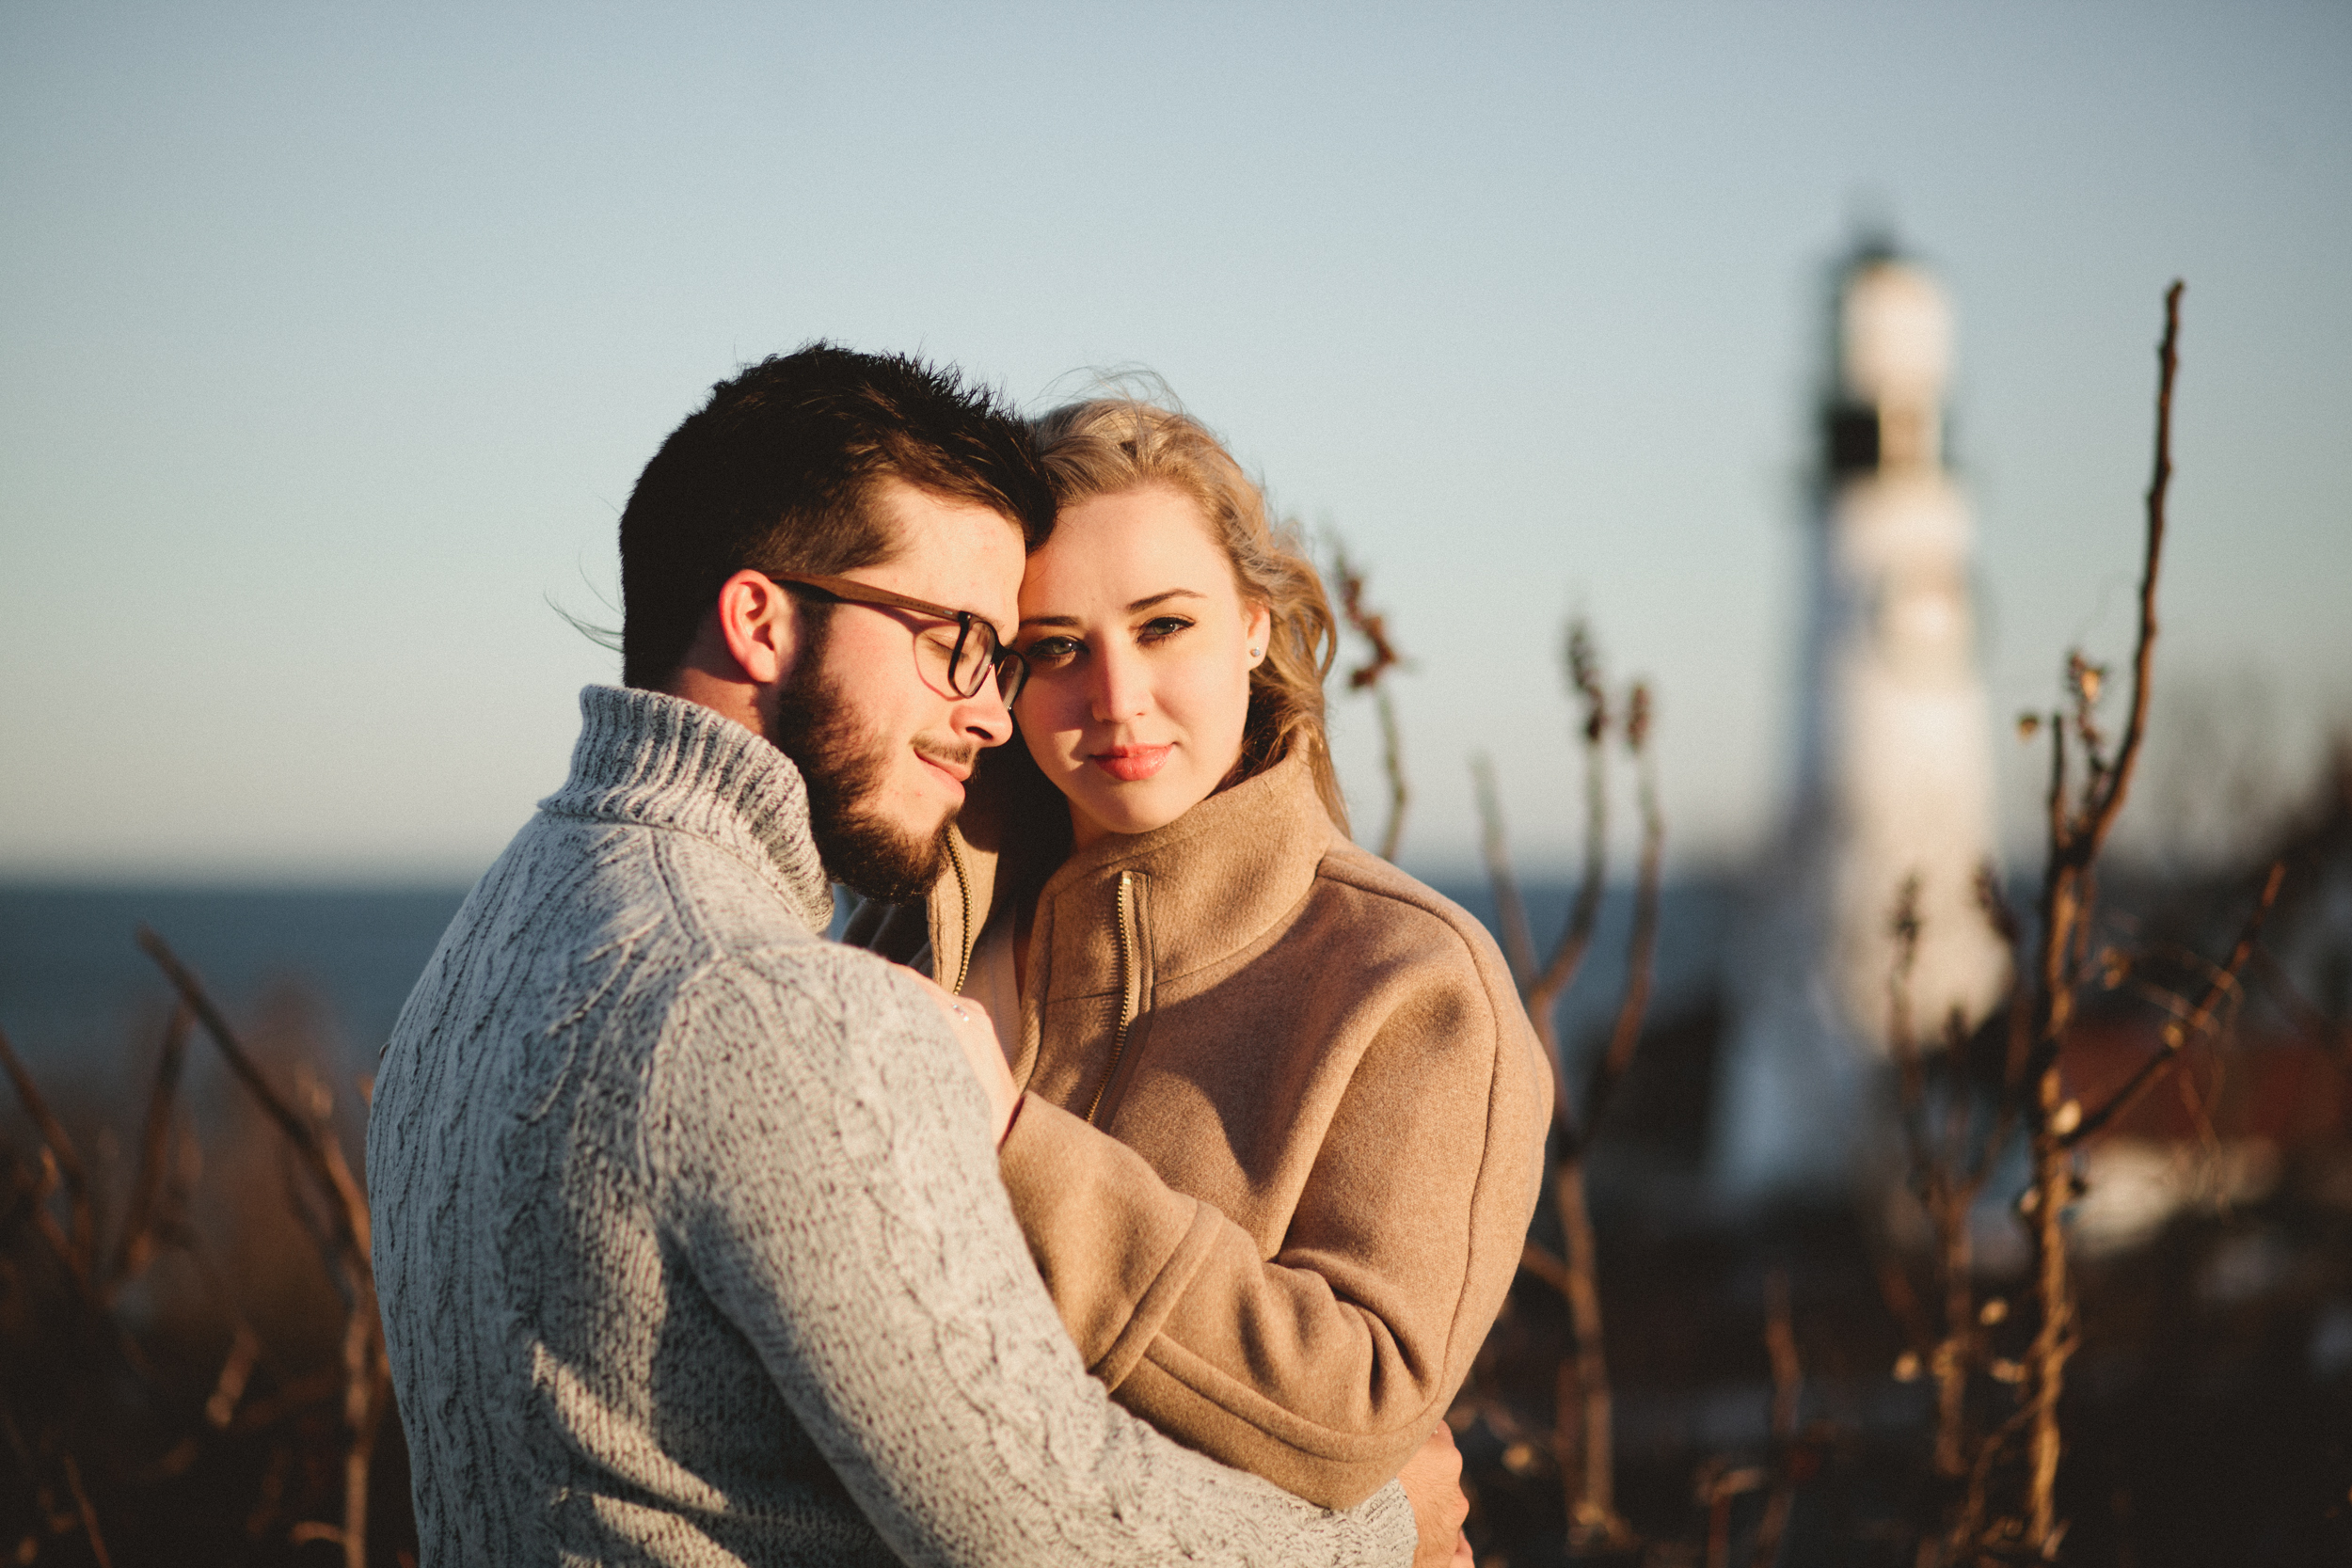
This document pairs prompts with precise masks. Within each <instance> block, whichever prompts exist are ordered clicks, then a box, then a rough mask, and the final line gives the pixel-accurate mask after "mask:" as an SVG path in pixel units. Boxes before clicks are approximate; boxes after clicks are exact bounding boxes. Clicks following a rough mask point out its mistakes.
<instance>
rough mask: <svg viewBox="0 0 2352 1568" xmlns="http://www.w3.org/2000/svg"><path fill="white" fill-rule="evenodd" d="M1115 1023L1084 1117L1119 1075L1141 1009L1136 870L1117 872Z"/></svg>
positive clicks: (1096, 1108) (1096, 1106)
mask: <svg viewBox="0 0 2352 1568" xmlns="http://www.w3.org/2000/svg"><path fill="white" fill-rule="evenodd" d="M1117 932H1118V937H1119V1027H1118V1028H1117V1029H1115V1030H1113V1031H1112V1033H1111V1062H1110V1066H1108V1067H1106V1068H1104V1069H1103V1081H1102V1082H1101V1083H1100V1084H1098V1085H1095V1086H1094V1100H1093V1101H1092V1103H1090V1104H1089V1105H1088V1106H1087V1120H1088V1121H1089V1122H1091V1121H1093V1120H1094V1113H1095V1112H1097V1111H1099V1110H1101V1109H1102V1108H1103V1095H1104V1091H1105V1090H1107V1089H1108V1088H1109V1087H1110V1086H1111V1080H1112V1079H1114V1078H1116V1077H1118V1076H1119V1059H1120V1057H1121V1056H1123V1055H1125V1054H1126V1053H1127V1031H1128V1030H1129V1029H1131V1028H1133V1027H1135V1022H1136V1013H1138V1012H1140V1011H1142V1010H1143V985H1142V979H1143V976H1142V973H1141V966H1140V965H1138V964H1137V963H1136V948H1137V947H1138V946H1140V945H1141V943H1140V942H1137V940H1136V874H1135V873H1134V872H1132V871H1122V872H1120V874H1119V919H1118V922H1117Z"/></svg>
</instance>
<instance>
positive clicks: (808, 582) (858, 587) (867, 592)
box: [759, 572, 1029, 707]
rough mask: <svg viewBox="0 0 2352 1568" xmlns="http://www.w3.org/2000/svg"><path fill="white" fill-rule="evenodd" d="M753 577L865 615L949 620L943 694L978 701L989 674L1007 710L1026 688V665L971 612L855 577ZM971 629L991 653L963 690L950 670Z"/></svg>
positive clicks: (959, 659)
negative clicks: (952, 638) (903, 613)
mask: <svg viewBox="0 0 2352 1568" xmlns="http://www.w3.org/2000/svg"><path fill="white" fill-rule="evenodd" d="M759 575H760V576H761V577H764V578H767V579H768V580H769V581H770V582H772V583H776V584H778V585H779V586H782V587H788V588H805V589H807V590H809V591H810V592H812V593H815V594H822V595H823V596H824V597H826V598H828V599H831V600H833V601H834V603H836V604H855V605H864V606H866V608H867V609H869V610H914V612H915V613H916V614H918V615H934V616H937V617H938V618H939V619H940V620H943V621H953V622H954V623H955V624H956V645H955V647H954V649H953V650H952V651H950V652H949V654H948V655H947V689H948V690H950V691H952V692H954V693H955V694H956V695H957V696H958V697H960V698H966V699H969V698H973V697H977V696H978V695H979V694H980V693H981V691H983V690H984V689H986V688H987V686H988V678H989V676H990V675H994V676H995V677H996V689H997V690H998V691H999V692H1001V693H1003V696H1004V699H1005V706H1007V707H1010V706H1012V705H1013V703H1014V702H1015V701H1016V700H1018V699H1019V697H1020V695H1021V693H1022V690H1023V689H1025V687H1027V685H1028V684H1029V661H1028V660H1027V659H1026V658H1025V657H1022V656H1021V655H1020V654H1019V653H1018V652H1017V651H1015V650H1013V649H1011V648H1008V647H1006V646H1005V642H1004V639H1002V638H1001V637H999V636H997V635H996V623H994V622H993V621H991V620H990V619H988V617H986V616H985V615H982V614H981V613H980V612H979V611H978V610H957V609H954V608H952V607H950V606H947V605H944V604H933V603H931V602H930V600H929V599H916V598H910V597H908V596H907V595H906V594H894V593H892V592H891V591H890V590H889V589H887V588H877V587H875V586H874V585H873V584H871V583H866V582H860V581H858V580H857V579H856V578H835V577H797V576H791V575H787V574H785V573H781V572H761V573H760V574H759ZM975 626H977V627H979V628H980V630H981V631H982V632H983V633H985V634H986V638H987V641H986V644H985V646H986V647H987V648H991V649H993V650H994V651H993V653H987V654H985V656H984V657H982V658H981V659H980V661H979V667H980V669H981V671H982V672H983V673H982V674H981V676H980V678H979V679H978V680H977V681H974V682H973V683H972V689H971V690H969V691H965V690H963V689H961V687H960V686H959V685H958V683H957V681H956V671H957V670H958V668H960V667H961V665H962V663H963V651H964V647H965V644H966V643H968V642H969V641H971V638H972V628H973V627H975ZM1008 669H1010V670H1011V671H1012V672H1013V675H1012V686H1011V689H1009V690H1008V689H1006V687H1005V672H1006V670H1008Z"/></svg>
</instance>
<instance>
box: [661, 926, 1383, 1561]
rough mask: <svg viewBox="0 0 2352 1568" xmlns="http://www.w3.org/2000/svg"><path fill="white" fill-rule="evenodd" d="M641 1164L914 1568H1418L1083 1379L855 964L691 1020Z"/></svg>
mask: <svg viewBox="0 0 2352 1568" xmlns="http://www.w3.org/2000/svg"><path fill="white" fill-rule="evenodd" d="M646 1093H647V1112H648V1114H647V1116H646V1117H645V1118H644V1124H643V1125H644V1142H643V1148H642V1149H641V1154H640V1158H641V1160H642V1162H643V1165H644V1177H645V1180H646V1181H647V1184H648V1189H649V1191H650V1193H651V1195H652V1198H653V1202H654V1205H655V1212H656V1213H657V1215H658V1216H659V1223H660V1226H661V1228H662V1231H663V1234H664V1235H665V1237H666V1238H667V1239H668V1243H667V1244H669V1245H670V1246H673V1247H675V1248H677V1249H679V1250H680V1251H681V1252H682V1253H683V1254H684V1255H685V1256H686V1257H687V1259H689V1260H690V1263H691V1269H692V1271H693V1273H694V1275H695V1276H696V1278H697V1279H698V1280H699V1281H700V1282H701V1283H702V1285H703V1287H704V1289H705V1290H706V1291H707V1292H708V1293H709V1295H710V1297H711V1298H712V1300H713V1302H714V1303H715V1304H716V1305H717V1306H718V1307H719V1309H720V1310H721V1311H722V1312H723V1314H724V1315H725V1316H726V1317H727V1318H728V1320H729V1321H730V1322H731V1323H733V1324H734V1325H735V1327H736V1328H737V1329H738V1330H739V1332H740V1333H741V1334H742V1335H743V1336H744V1337H745V1338H746V1339H747V1340H748V1341H749V1342H750V1343H751V1345H752V1346H753V1348H754V1349H755V1352H756V1353H757V1354H758V1356H759V1357H760V1360H761V1362H762V1363H763V1364H764V1365H765V1367H766V1368H767V1369H768V1370H769V1372H770V1374H771V1376H772V1377H773V1379H774V1382H775V1385H776V1386H777V1388H778V1389H779V1391H780V1392H781V1393H782V1395H783V1397H784V1398H785V1400H786V1402H787V1403H788V1405H789V1406H790V1408H791V1410H792V1412H793V1415H794V1416H795V1418H797V1419H798V1420H799V1422H800V1423H801V1425H802V1426H803V1429H804V1430H805V1431H806V1432H807V1433H809V1435H810V1437H811V1439H812V1441H814V1442H815V1443H816V1445H817V1446H818V1449H819V1450H820V1451H821V1452H822V1453H823V1455H824V1457H825V1459H826V1462H827V1463H828V1464H829V1465H831V1467H832V1468H833V1470H834V1473H835V1474H836V1475H837V1476H838V1477H839V1479H840V1481H842V1483H843V1485H844V1486H845V1487H846V1488H847V1489H848V1491H849V1493H850V1496H851V1497H853V1498H854V1499H855V1501H856V1502H857V1504H858V1506H859V1508H860V1509H861V1510H862V1511H863V1512H864V1513H866V1517H867V1518H868V1519H869V1520H871V1522H872V1523H873V1525H874V1527H875V1528H876V1529H877V1530H878V1531H879V1532H880V1533H881V1535H882V1538H883V1539H884V1540H885V1541H886V1542H887V1543H888V1544H889V1545H890V1547H891V1549H892V1550H893V1551H894V1552H896V1553H897V1554H898V1556H899V1557H900V1558H901V1559H902V1560H905V1561H906V1562H909V1563H914V1564H989V1563H1021V1562H1038V1561H1052V1562H1066V1563H1076V1564H1085V1563H1100V1564H1104V1565H1114V1564H1115V1565H1118V1568H1138V1565H1142V1564H1159V1563H1171V1564H1172V1563H1217V1564H1248V1563H1264V1564H1274V1563H1282V1564H1294V1563H1297V1564H1306V1563H1314V1564H1329V1565H1332V1568H1340V1565H1356V1564H1362V1565H1366V1568H1369V1565H1372V1564H1403V1563H1405V1562H1406V1561H1407V1560H1409V1559H1410V1557H1411V1555H1412V1550H1413V1542H1414V1527H1413V1520H1412V1514H1411V1510H1410V1508H1409V1506H1408V1505H1407V1504H1406V1501H1405V1499H1404V1496H1403V1494H1402V1492H1401V1491H1399V1490H1398V1489H1396V1488H1394V1487H1391V1488H1389V1489H1388V1490H1386V1491H1384V1492H1382V1493H1381V1494H1380V1495H1378V1496H1376V1497H1373V1498H1372V1499H1371V1500H1370V1501H1369V1502H1367V1503H1365V1504H1364V1505H1363V1506H1361V1507H1360V1508H1357V1509H1354V1510H1350V1511H1348V1512H1345V1513H1331V1512H1327V1511H1325V1510H1323V1509H1320V1508H1316V1507H1313V1506H1311V1505H1309V1504H1306V1503H1304V1502H1301V1501H1299V1500H1298V1499H1297V1498H1295V1497H1290V1496H1288V1495H1286V1494H1284V1493H1283V1492H1281V1491H1280V1490H1279V1489H1277V1488H1276V1487H1274V1486H1271V1485H1269V1484H1267V1483H1266V1482H1265V1481H1261V1480H1259V1479H1257V1478H1255V1477H1252V1476H1249V1475H1245V1474H1242V1473H1239V1472H1237V1471H1233V1470H1230V1469H1227V1468H1225V1467H1224V1466H1222V1465H1216V1464H1214V1463H1212V1462H1211V1461H1209V1460H1208V1459H1206V1458H1204V1457H1202V1456H1201V1455H1200V1454H1197V1453H1193V1452H1190V1451H1188V1450H1186V1449H1183V1448H1181V1447H1179V1446H1177V1445H1176V1444H1174V1443H1172V1442H1170V1441H1168V1439H1167V1438H1165V1437H1163V1436H1161V1435H1160V1434H1159V1433H1155V1432H1153V1431H1152V1429H1151V1428H1150V1427H1149V1426H1147V1425H1146V1424H1145V1423H1144V1422H1142V1421H1140V1420H1138V1419H1136V1418H1135V1417H1133V1416H1131V1415H1129V1414H1128V1413H1127V1412H1125V1411H1123V1410H1121V1409H1120V1408H1118V1407H1117V1406H1116V1405H1115V1404H1113V1403H1112V1402H1110V1400H1109V1398H1108V1397H1107V1396H1106V1394H1105V1393H1104V1389H1103V1387H1102V1386H1101V1385H1100V1384H1099V1383H1097V1382H1096V1381H1095V1380H1093V1379H1092V1378H1090V1377H1089V1376H1088V1375H1087V1373H1086V1370H1085V1368H1084V1367H1083V1366H1082V1365H1081V1364H1080V1362H1079V1360H1078V1358H1077V1356H1076V1354H1074V1353H1073V1349H1072V1346H1071V1344H1070V1341H1069V1338H1068V1337H1067V1336H1066V1335H1065V1333H1064V1332H1063V1329H1062V1326H1061V1323H1060V1322H1059V1320H1058V1319H1057V1316H1056V1314H1055V1311H1054V1307H1053V1304H1052V1302H1051V1301H1050V1300H1049V1299H1048V1297H1047V1295H1046V1293H1045V1291H1044V1290H1043V1288H1042V1287H1041V1284H1040V1282H1039V1279H1038V1276H1037V1274H1036V1272H1035V1271H1034V1269H1033V1268H1032V1266H1031V1264H1030V1262H1029V1259H1028V1257H1027V1255H1026V1252H1025V1248H1024V1246H1023V1243H1022V1238H1021V1233H1020V1231H1019V1229H1018V1228H1017V1227H1016V1226H1015V1224H1014V1222H1013V1219H1012V1216H1011V1213H1010V1212H1009V1209H1008V1207H1007V1205H1006V1202H1005V1196H1004V1190H1003V1188H1002V1186H1001V1185H1000V1184H999V1180H998V1178H997V1175H996V1171H995V1167H994V1162H993V1159H992V1155H991V1149H990V1140H989V1132H988V1117H987V1109H986V1105H985V1102H984V1100H983V1098H982V1095H981V1092H980V1089H979V1087H978V1085H977V1084H975V1083H974V1082H973V1081H972V1078H971V1075H970V1073H969V1070H968V1069H966V1068H965V1067H964V1065H963V1063H962V1060H961V1054H960V1053H958V1052H957V1051H956V1049H955V1046H954V1044H953V1042H952V1041H950V1040H949V1039H948V1038H947V1037H946V1033H945V1031H944V1030H943V1029H942V1027H941V1026H940V1024H939V1023H938V1022H937V1020H936V1018H935V1016H934V1015H933V1014H932V1012H931V1010H930V1006H929V1004H928V1003H926V1002H925V1001H924V1000H923V998H922V995H921V993H920V992H919V991H918V990H916V989H915V987H914V982H913V981H912V980H910V979H908V978H907V977H906V976H904V975H903V974H898V973H897V972H895V971H893V970H892V969H891V968H890V967H889V966H887V965H885V964H882V963H881V962H880V961H878V960H876V959H874V958H871V957H870V956H867V955H865V954H855V953H850V952H847V951H846V950H843V949H839V948H827V949H825V950H823V952H822V953H821V954H819V955H818V956H817V957H815V958H813V959H812V958H811V956H810V955H809V953H808V951H807V950H806V949H805V948H803V949H800V950H797V951H795V952H793V953H792V954H791V955H790V956H789V958H788V959H778V960H774V961H769V960H763V959H762V958H758V957H757V956H754V957H752V958H739V959H734V960H730V961H728V962H727V963H725V964H723V965H722V966H720V967H718V968H716V969H714V970H713V971H711V972H709V973H707V974H705V975H704V976H703V977H701V978H700V979H698V980H697V982H696V983H695V984H694V986H693V987H691V988H690V992H689V993H688V994H687V995H686V996H684V997H683V998H682V999H681V1004H680V1006H679V1016H678V1017H677V1018H675V1019H674V1021H673V1023H672V1027H671V1029H670V1031H669V1032H668V1034H667V1035H666V1036H665V1044H664V1047H663V1053H662V1055H661V1056H660V1059H659V1060H658V1061H657V1063H656V1065H655V1067H654V1069H653V1073H652V1078H651V1081H650V1082H649V1083H648V1085H647V1089H646Z"/></svg>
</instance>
